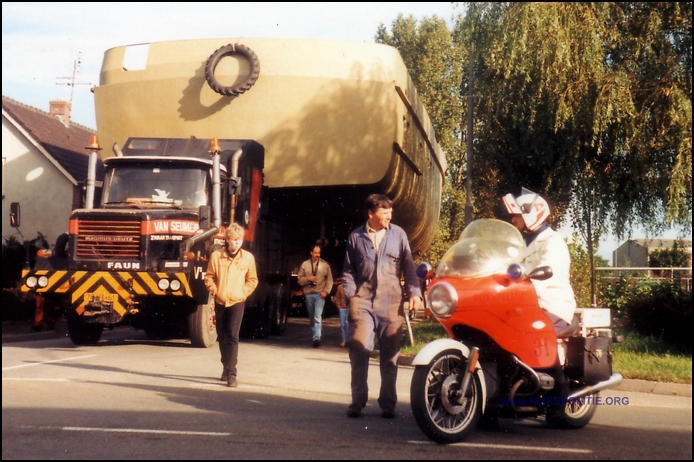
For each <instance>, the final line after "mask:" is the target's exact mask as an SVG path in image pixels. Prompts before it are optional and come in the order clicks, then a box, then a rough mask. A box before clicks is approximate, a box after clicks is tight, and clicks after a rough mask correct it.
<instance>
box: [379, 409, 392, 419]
mask: <svg viewBox="0 0 694 462" xmlns="http://www.w3.org/2000/svg"><path fill="white" fill-rule="evenodd" d="M381 417H383V418H384V419H394V418H395V411H394V410H392V409H381Z"/></svg>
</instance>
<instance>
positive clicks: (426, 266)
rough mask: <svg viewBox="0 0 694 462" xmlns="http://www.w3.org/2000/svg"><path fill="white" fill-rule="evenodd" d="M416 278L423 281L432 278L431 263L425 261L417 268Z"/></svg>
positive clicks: (432, 269)
mask: <svg viewBox="0 0 694 462" xmlns="http://www.w3.org/2000/svg"><path fill="white" fill-rule="evenodd" d="M417 277H419V279H423V280H429V279H431V278H433V277H434V268H433V267H432V266H431V263H429V262H427V261H425V262H423V263H420V264H419V266H417Z"/></svg>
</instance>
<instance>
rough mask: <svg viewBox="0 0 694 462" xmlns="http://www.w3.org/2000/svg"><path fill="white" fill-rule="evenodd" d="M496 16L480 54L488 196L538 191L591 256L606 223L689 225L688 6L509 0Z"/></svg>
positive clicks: (615, 226) (619, 228)
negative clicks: (491, 180) (491, 178)
mask: <svg viewBox="0 0 694 462" xmlns="http://www.w3.org/2000/svg"><path fill="white" fill-rule="evenodd" d="M498 25H499V28H498V29H497V33H496V35H495V37H496V40H495V41H494V42H493V43H492V44H491V45H490V48H489V51H488V53H485V54H480V58H479V59H481V60H483V61H484V65H482V66H480V68H481V69H482V70H483V71H484V72H485V74H484V76H483V77H482V78H481V79H480V81H481V82H483V85H484V88H483V89H481V91H482V92H483V94H484V97H483V98H484V99H485V102H484V103H482V104H478V114H477V118H478V119H479V120H480V123H478V124H477V125H476V127H477V128H478V129H479V131H478V132H477V133H476V134H475V136H476V137H477V138H479V142H478V143H477V145H476V153H477V157H478V158H484V159H486V160H485V162H486V163H487V165H488V166H487V167H486V168H487V169H488V170H490V171H496V172H497V177H498V179H499V181H498V183H497V184H496V188H498V189H497V191H496V192H495V193H487V195H488V197H490V198H498V197H500V196H501V195H503V194H504V193H505V192H508V191H514V190H515V191H517V190H518V189H520V187H521V186H525V187H528V188H529V189H532V190H534V191H538V192H540V193H541V194H542V195H544V196H545V197H546V198H548V199H549V202H550V203H551V204H552V205H553V207H554V211H555V213H554V215H553V221H554V223H553V224H555V225H559V224H561V222H562V221H563V220H565V219H569V220H570V221H571V223H572V225H573V227H574V229H576V230H578V231H579V234H580V235H581V237H582V238H583V239H584V241H585V242H586V243H587V245H588V252H589V255H591V256H592V255H594V253H595V249H594V247H595V246H594V243H595V242H598V240H599V238H600V236H601V235H602V234H603V233H605V232H608V231H612V232H614V233H615V234H616V235H617V236H618V237H623V236H624V235H625V234H628V232H629V230H630V229H631V228H632V227H633V226H634V225H637V224H638V225H641V226H643V227H644V228H646V229H647V230H649V231H650V232H652V233H658V232H660V231H662V230H663V229H665V228H666V227H669V226H677V227H680V228H681V229H683V230H691V197H692V195H691V3H638V2H633V3H549V4H548V3H542V4H540V3H511V4H506V5H505V9H504V11H503V15H502V18H501V21H500V22H499V24H498ZM487 187H488V186H487V185H483V186H478V191H479V189H481V188H487ZM477 194H479V192H477ZM476 203H478V204H479V199H478V198H476ZM489 206H490V207H493V206H494V205H493V204H490V205H489ZM497 213H499V212H498V209H497ZM592 266H593V267H594V265H592ZM592 285H594V277H593V282H592Z"/></svg>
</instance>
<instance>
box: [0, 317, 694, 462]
mask: <svg viewBox="0 0 694 462" xmlns="http://www.w3.org/2000/svg"><path fill="white" fill-rule="evenodd" d="M290 321H291V323H290V324H289V326H288V327H287V333H286V334H285V335H284V336H282V337H271V338H270V339H267V340H246V341H242V343H241V349H240V357H239V382H240V386H239V388H237V389H229V388H226V387H225V386H224V385H223V383H222V382H220V381H219V374H220V372H221V365H220V363H219V353H218V350H217V348H216V347H215V348H210V349H197V348H192V347H190V345H189V344H188V342H187V341H158V342H155V341H150V340H148V339H147V338H146V337H145V335H144V333H142V332H140V331H134V330H132V329H130V328H118V329H115V330H113V331H108V332H105V333H104V336H103V338H102V341H101V342H100V343H99V344H98V345H96V346H90V347H76V346H74V345H72V343H71V342H70V341H69V339H67V338H65V337H63V336H61V335H59V334H60V329H59V330H58V333H56V332H51V333H45V332H43V333H40V334H31V335H32V337H30V338H26V337H25V338H24V341H14V342H9V341H8V340H9V339H10V337H12V335H11V334H10V333H9V332H8V333H7V335H6V334H5V332H4V331H5V326H4V325H3V345H2V368H3V381H2V384H3V385H2V408H3V409H2V422H3V423H2V432H3V449H2V453H3V459H71V460H72V459H119V460H122V459H206V460H207V459H297V460H299V459H301V460H308V459H312V460H317V459H321V460H326V459H368V460H375V459H403V460H404V459H407V460H415V459H451V458H455V459H468V458H480V459H527V458H533V459H552V460H554V459H556V458H572V459H595V458H600V459H643V460H651V459H689V460H691V458H692V418H691V415H692V400H691V387H689V390H690V396H689V397H686V396H674V395H666V394H658V393H653V392H649V393H644V392H640V391H629V390H607V391H606V392H603V393H602V395H601V396H602V397H603V399H604V402H605V404H604V405H603V406H601V407H600V408H598V411H597V413H596V416H595V418H594V419H593V421H592V422H591V424H589V425H588V426H587V427H586V428H584V429H582V430H578V431H559V430H553V429H549V428H547V427H546V425H545V423H544V420H543V419H522V420H511V419H505V420H504V421H503V422H502V431H498V432H476V433H474V434H473V435H472V436H471V437H470V438H469V439H468V440H467V441H466V442H465V443H460V444H457V445H449V446H440V445H435V444H432V443H431V442H430V441H428V440H427V438H426V437H425V436H424V435H423V433H422V432H421V431H420V430H419V428H418V427H417V425H416V423H415V421H414V419H413V418H412V415H411V413H410V411H409V384H410V380H411V377H412V372H413V369H412V367H409V366H407V365H403V366H402V367H400V374H399V377H398V394H399V397H400V403H399V405H398V408H397V417H396V418H395V419H393V420H386V419H382V418H380V412H379V410H378V406H377V404H376V400H375V393H376V392H375V391H376V390H378V386H379V377H378V366H377V364H376V363H375V362H373V363H372V366H371V369H370V377H369V386H370V389H371V390H372V392H371V395H372V396H371V399H370V401H369V405H368V406H367V408H366V412H365V415H364V416H363V417H362V418H360V419H347V418H346V417H345V416H344V412H345V410H346V407H347V404H348V403H349V400H350V399H349V396H350V395H349V362H348V358H347V352H346V351H345V350H344V349H342V348H339V346H338V344H339V338H338V336H339V333H338V330H337V329H338V328H337V319H335V318H331V319H327V320H326V321H325V329H324V330H325V333H324V339H323V346H322V347H321V348H318V349H314V348H311V346H310V345H311V334H310V331H309V328H308V321H307V320H306V319H305V318H290ZM8 330H9V329H8ZM18 335H26V334H23V333H20V334H18ZM17 339H18V337H17V336H15V337H13V340H17ZM651 391H653V390H651ZM608 400H609V401H610V404H608ZM617 400H619V402H620V403H621V404H620V405H615V404H614V403H615V402H616V401H617Z"/></svg>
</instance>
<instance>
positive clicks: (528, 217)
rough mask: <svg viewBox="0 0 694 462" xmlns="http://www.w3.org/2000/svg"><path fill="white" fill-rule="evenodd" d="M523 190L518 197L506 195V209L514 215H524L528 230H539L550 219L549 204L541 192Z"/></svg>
mask: <svg viewBox="0 0 694 462" xmlns="http://www.w3.org/2000/svg"><path fill="white" fill-rule="evenodd" d="M521 192H522V193H523V194H521V195H520V196H518V197H516V198H514V197H513V194H506V195H505V196H504V199H503V200H504V205H505V206H506V210H508V213H510V214H512V215H522V216H523V221H524V222H525V227H526V228H527V229H528V231H530V232H533V231H537V230H538V229H540V226H542V225H543V224H544V223H545V222H546V221H547V220H548V219H549V205H548V204H547V201H546V200H544V199H543V198H542V196H540V195H539V194H536V193H534V192H532V191H530V190H527V189H525V188H523V190H522V191H521Z"/></svg>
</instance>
